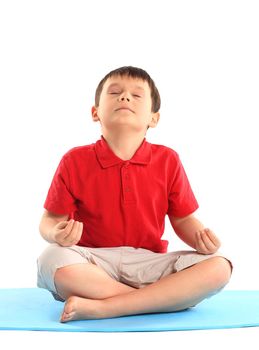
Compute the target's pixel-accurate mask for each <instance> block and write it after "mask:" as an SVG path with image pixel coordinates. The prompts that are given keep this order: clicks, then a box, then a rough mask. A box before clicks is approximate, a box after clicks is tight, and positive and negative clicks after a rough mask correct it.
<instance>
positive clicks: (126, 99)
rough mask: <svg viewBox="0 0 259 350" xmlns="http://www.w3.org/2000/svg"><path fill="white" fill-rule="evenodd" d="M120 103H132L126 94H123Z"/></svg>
mask: <svg viewBox="0 0 259 350" xmlns="http://www.w3.org/2000/svg"><path fill="white" fill-rule="evenodd" d="M118 100H119V101H128V102H129V101H130V99H129V96H128V95H127V94H126V93H123V94H121V95H120V96H119V98H118Z"/></svg>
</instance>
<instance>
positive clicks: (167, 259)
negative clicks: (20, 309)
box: [38, 66, 231, 322]
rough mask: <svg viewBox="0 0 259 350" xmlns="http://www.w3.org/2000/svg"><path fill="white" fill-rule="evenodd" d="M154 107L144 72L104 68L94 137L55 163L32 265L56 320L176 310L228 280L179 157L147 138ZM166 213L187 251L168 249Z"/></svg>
mask: <svg viewBox="0 0 259 350" xmlns="http://www.w3.org/2000/svg"><path fill="white" fill-rule="evenodd" d="M159 108H160V96H159V92H158V90H157V88H156V86H155V84H154V82H153V80H152V79H151V77H150V76H149V75H148V73H147V72H146V71H144V70H142V69H140V68H136V67H131V66H129V67H121V68H118V69H116V70H114V71H111V72H110V73H108V74H107V75H106V76H105V77H104V78H103V79H102V81H101V82H100V83H99V85H98V87H97V90H96V96H95V106H94V107H92V119H93V121H95V122H100V124H101V130H102V135H101V139H100V140H98V141H97V142H96V143H94V144H91V145H87V146H80V147H75V148H73V149H72V150H70V151H68V152H67V153H66V154H65V155H64V156H63V158H62V159H61V162H60V164H59V166H58V168H57V170H56V173H55V175H54V178H53V180H52V183H51V186H50V189H49V192H48V195H47V198H46V201H45V204H44V208H45V212H44V213H43V216H42V219H41V222H40V226H39V229H40V233H41V235H42V237H43V238H44V239H45V240H46V241H48V242H49V243H50V245H49V246H48V247H47V248H46V249H45V251H44V252H43V253H42V254H41V256H40V257H39V259H38V286H39V287H42V288H46V289H48V290H49V291H51V292H52V294H53V296H54V297H55V298H56V299H57V300H62V301H65V305H64V310H63V312H62V315H61V319H60V320H61V322H67V321H70V320H76V319H96V318H110V317H118V316H124V315H132V314H140V313H141V314H143V313H153V312H173V311H178V310H183V309H186V308H188V307H191V306H194V305H196V304H197V303H199V302H200V301H202V300H203V299H204V298H207V297H208V296H211V295H212V294H215V293H217V292H218V291H219V290H220V289H222V288H223V287H224V286H225V285H226V284H227V283H228V281H229V279H230V276H231V263H230V261H229V260H227V259H226V258H225V257H224V256H222V254H220V253H219V252H218V248H219V247H220V241H219V239H218V238H217V237H216V235H215V234H214V233H213V232H212V231H211V230H210V229H207V228H205V227H204V226H203V224H202V223H201V222H200V221H199V220H198V219H196V218H195V217H194V215H193V212H194V211H195V210H196V209H197V208H198V203H197V201H196V199H195V197H194V194H193V192H192V190H191V187H190V184H189V182H188V179H187V176H186V173H185V171H184V168H183V166H182V164H181V161H180V159H179V156H178V154H177V153H176V152H175V151H174V150H172V149H171V148H169V147H166V146H161V145H155V144H151V143H148V142H147V141H146V139H145V135H146V130H147V129H148V128H149V127H152V128H154V127H155V126H156V125H157V123H158V121H159V117H160V115H159ZM166 214H167V215H168V216H169V219H170V222H171V225H172V227H173V229H174V231H175V232H176V234H177V235H178V236H179V237H180V238H181V239H182V240H183V241H184V242H185V243H187V244H188V245H189V246H190V247H192V248H193V249H194V250H190V251H180V252H169V253H167V245H168V242H167V241H164V240H161V237H162V234H163V232H164V219H165V215H166Z"/></svg>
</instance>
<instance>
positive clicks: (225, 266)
mask: <svg viewBox="0 0 259 350" xmlns="http://www.w3.org/2000/svg"><path fill="white" fill-rule="evenodd" d="M209 260H210V261H211V264H212V267H211V270H210V271H211V281H212V283H213V284H215V288H223V287H224V286H225V285H226V284H227V283H228V282H229V280H230V278H231V274H232V265H231V262H230V261H229V260H227V259H226V258H224V257H221V256H216V257H213V258H210V259H209Z"/></svg>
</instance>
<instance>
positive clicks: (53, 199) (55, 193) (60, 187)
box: [44, 156, 77, 215]
mask: <svg viewBox="0 0 259 350" xmlns="http://www.w3.org/2000/svg"><path fill="white" fill-rule="evenodd" d="M75 202H76V201H75V198H74V197H73V194H72V193H71V189H70V181H69V171H68V166H67V165H66V158H65V156H63V158H62V159H61V161H60V163H59V165H58V167H57V170H56V172H55V174H54V177H53V179H52V182H51V185H50V188H49V191H48V194H47V198H46V200H45V203H44V208H45V209H47V210H48V211H51V212H53V213H55V214H58V215H63V214H64V215H70V214H71V213H73V212H74V211H75V210H76V209H77V207H76V204H75Z"/></svg>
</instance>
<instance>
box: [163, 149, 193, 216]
mask: <svg viewBox="0 0 259 350" xmlns="http://www.w3.org/2000/svg"><path fill="white" fill-rule="evenodd" d="M175 156H176V158H175V162H176V164H175V166H174V169H175V170H174V174H173V176H172V184H171V188H170V192H169V198H168V211H167V215H168V216H170V217H173V216H174V217H184V216H186V215H189V214H191V213H193V212H194V211H195V210H196V209H198V208H199V205H198V202H197V200H196V198H195V196H194V194H193V191H192V189H191V186H190V183H189V180H188V178H187V175H186V172H185V170H184V167H183V165H182V163H181V160H180V158H179V155H178V154H177V153H175Z"/></svg>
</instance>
